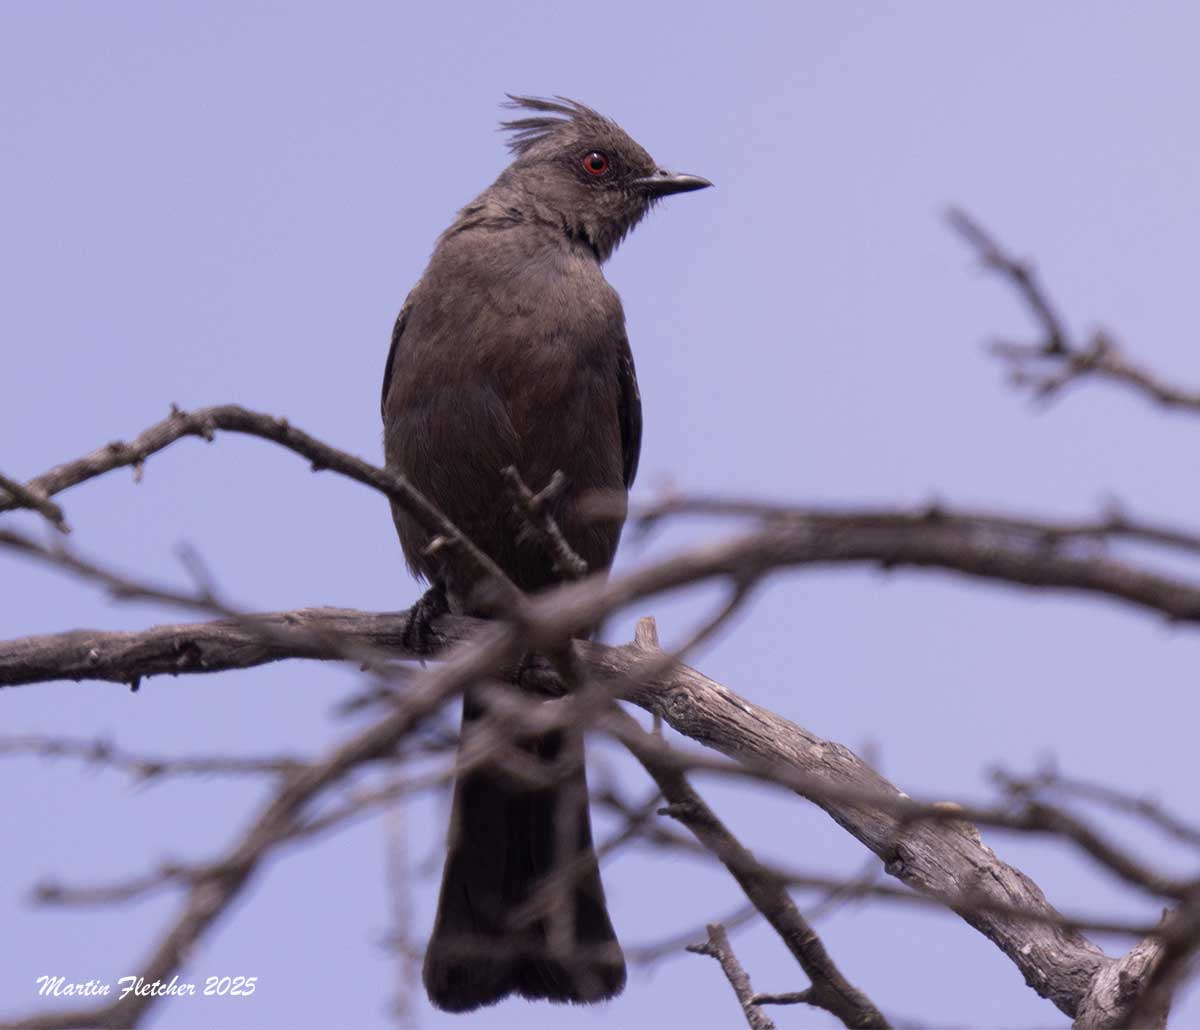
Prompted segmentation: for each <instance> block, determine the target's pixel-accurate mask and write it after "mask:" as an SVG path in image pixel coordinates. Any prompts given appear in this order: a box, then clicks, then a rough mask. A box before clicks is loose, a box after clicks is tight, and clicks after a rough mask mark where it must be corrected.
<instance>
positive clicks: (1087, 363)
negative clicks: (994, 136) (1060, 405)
mask: <svg viewBox="0 0 1200 1030" xmlns="http://www.w3.org/2000/svg"><path fill="white" fill-rule="evenodd" d="M947 218H948V220H949V222H950V224H951V226H952V227H953V228H954V229H955V230H956V231H957V232H958V234H959V235H960V236H962V238H963V239H964V240H965V241H966V242H967V244H968V245H969V246H971V247H972V248H973V249H974V250H975V252H976V254H977V255H978V256H979V258H980V259H981V260H982V261H983V263H984V265H985V266H987V267H988V268H990V269H992V270H993V271H995V272H997V273H998V274H999V275H1001V276H1002V277H1004V278H1005V279H1007V280H1008V281H1009V282H1010V283H1011V284H1012V285H1013V287H1014V288H1015V289H1016V291H1017V293H1018V294H1020V296H1021V297H1022V299H1023V300H1024V301H1025V303H1026V304H1027V305H1028V307H1029V309H1030V311H1031V312H1032V313H1033V316H1034V319H1035V320H1036V321H1037V323H1038V325H1039V326H1040V328H1041V330H1042V334H1043V339H1042V341H1041V342H1040V343H1036V344H1028V343H1012V342H1010V341H1007V340H997V341H995V342H994V343H993V344H992V346H991V349H992V353H994V354H995V355H996V356H997V357H999V358H1000V359H1001V360H1002V361H1004V362H1006V363H1007V365H1008V367H1009V374H1010V376H1011V378H1012V381H1013V383H1015V384H1016V385H1017V386H1024V387H1028V388H1029V389H1030V390H1032V392H1033V394H1034V396H1035V397H1037V398H1038V399H1041V400H1049V399H1050V398H1051V397H1052V396H1054V395H1055V394H1056V393H1058V392H1059V391H1060V390H1062V389H1063V387H1065V386H1068V385H1069V384H1071V383H1074V382H1078V381H1080V380H1083V379H1086V378H1087V377H1089V376H1091V377H1094V378H1098V379H1108V380H1110V381H1112V382H1115V383H1118V384H1120V385H1122V386H1125V387H1129V388H1131V389H1133V390H1134V391H1136V392H1138V393H1140V394H1142V395H1143V396H1144V397H1147V398H1149V399H1150V400H1152V401H1154V402H1155V403H1157V404H1160V405H1162V406H1163V407H1167V408H1178V409H1183V410H1186V411H1190V412H1200V390H1186V389H1182V388H1180V387H1178V386H1175V385H1174V384H1172V383H1169V382H1167V381H1166V380H1164V379H1162V378H1161V377H1159V376H1158V375H1156V374H1155V373H1153V372H1150V371H1148V370H1147V369H1145V368H1142V367H1140V366H1138V365H1136V364H1134V363H1133V362H1131V361H1129V360H1128V359H1127V358H1125V357H1124V355H1123V354H1122V353H1121V351H1120V348H1119V347H1118V346H1117V343H1116V341H1115V340H1114V339H1113V337H1112V336H1111V335H1110V334H1109V333H1108V332H1106V331H1105V330H1103V329H1100V330H1097V331H1096V332H1095V333H1093V334H1092V337H1091V339H1090V340H1089V341H1088V342H1087V343H1085V344H1083V343H1078V342H1076V341H1075V340H1073V339H1072V337H1071V335H1070V333H1069V332H1068V331H1067V329H1066V327H1065V323H1064V322H1063V321H1062V319H1061V318H1060V317H1059V316H1058V314H1057V312H1056V310H1055V308H1054V305H1053V304H1052V303H1051V302H1050V299H1049V297H1048V295H1047V293H1046V291H1045V289H1044V287H1043V286H1042V284H1041V282H1040V281H1039V280H1038V278H1037V276H1036V274H1035V273H1034V271H1033V268H1032V266H1031V265H1030V264H1029V263H1028V262H1024V261H1020V260H1018V259H1017V258H1016V257H1014V256H1013V255H1012V254H1010V253H1009V252H1008V251H1006V250H1005V249H1004V248H1003V247H1001V246H1000V244H999V243H997V242H996V240H995V238H994V237H992V236H991V235H990V234H989V233H988V232H987V231H986V230H984V229H983V227H982V226H981V225H980V224H979V223H978V222H976V221H975V220H974V219H973V218H971V217H970V216H969V215H967V214H966V213H965V212H963V211H960V210H958V209H957V208H951V209H950V211H949V212H948V213H947Z"/></svg>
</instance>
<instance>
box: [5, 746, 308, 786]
mask: <svg viewBox="0 0 1200 1030" xmlns="http://www.w3.org/2000/svg"><path fill="white" fill-rule="evenodd" d="M4 755H32V756H36V757H39V758H78V759H81V760H83V761H85V762H87V763H88V764H89V765H94V766H103V767H106V768H110V769H117V770H120V771H122V772H127V773H129V774H131V775H132V776H135V777H137V778H138V779H140V780H153V779H158V778H160V777H164V776H183V775H188V776H243V775H261V774H268V775H277V776H287V775H289V774H290V773H293V772H295V771H296V770H297V769H298V768H300V766H301V765H302V764H303V763H302V762H301V761H300V759H298V758H292V757H288V756H281V757H277V758H238V757H233V756H226V755H210V756H194V757H181V758H160V757H153V756H149V755H135V754H131V753H129V752H127V751H122V750H121V749H120V748H118V747H117V746H116V745H114V744H112V743H111V742H109V741H106V740H102V739H97V740H76V739H71V738H68V737H43V736H24V737H0V756H4Z"/></svg>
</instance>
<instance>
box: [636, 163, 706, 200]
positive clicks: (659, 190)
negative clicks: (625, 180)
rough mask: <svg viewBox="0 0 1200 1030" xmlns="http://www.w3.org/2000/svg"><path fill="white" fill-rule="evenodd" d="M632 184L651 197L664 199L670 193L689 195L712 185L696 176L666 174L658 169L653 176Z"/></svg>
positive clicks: (666, 172)
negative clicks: (693, 191)
mask: <svg viewBox="0 0 1200 1030" xmlns="http://www.w3.org/2000/svg"><path fill="white" fill-rule="evenodd" d="M633 184H634V185H635V186H640V187H641V188H642V189H644V190H645V191H646V192H647V193H649V194H650V196H652V197H665V196H668V195H669V194H672V193H691V192H692V190H702V189H705V188H706V187H708V186H711V185H712V183H711V182H709V181H708V180H707V179H702V178H701V177H700V176H698V175H688V174H687V173H685V172H668V171H667V170H666V169H664V168H660V169H659V170H658V171H657V172H655V173H654V174H653V175H647V176H646V177H645V178H644V179H634V180H633Z"/></svg>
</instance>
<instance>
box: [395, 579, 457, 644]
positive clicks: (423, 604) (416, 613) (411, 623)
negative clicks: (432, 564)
mask: <svg viewBox="0 0 1200 1030" xmlns="http://www.w3.org/2000/svg"><path fill="white" fill-rule="evenodd" d="M448 611H450V605H449V603H448V602H447V601H446V588H445V587H443V586H440V585H438V584H434V585H433V586H431V587H430V588H429V589H428V590H426V591H425V593H424V595H423V596H422V597H421V599H420V600H419V601H418V602H417V603H416V604H414V605H413V606H412V607H411V608H409V610H408V625H406V626H405V627H404V633H403V635H402V636H401V638H400V640H401V643H403V644H404V648H405V650H406V651H409V652H411V653H412V654H415V655H420V656H423V657H425V656H429V655H432V654H433V653H434V651H436V650H437V649H438V648H437V645H438V635H437V632H436V631H435V630H434V628H433V624H434V621H435V620H436V619H437V618H438V617H439V616H442V615H445V614H446V613H447V612H448Z"/></svg>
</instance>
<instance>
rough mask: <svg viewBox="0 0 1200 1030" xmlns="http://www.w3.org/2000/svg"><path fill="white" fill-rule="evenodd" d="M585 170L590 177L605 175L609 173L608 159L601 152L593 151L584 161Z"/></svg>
mask: <svg viewBox="0 0 1200 1030" xmlns="http://www.w3.org/2000/svg"><path fill="white" fill-rule="evenodd" d="M583 170H584V171H585V172H587V173H588V175H603V174H604V173H605V172H607V171H608V158H607V157H605V156H604V155H603V154H602V153H600V151H598V150H593V151H592V152H591V153H590V154H588V156H587V157H585V158H584V159H583Z"/></svg>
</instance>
